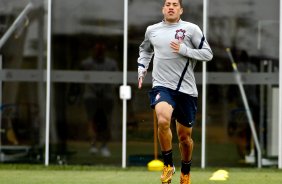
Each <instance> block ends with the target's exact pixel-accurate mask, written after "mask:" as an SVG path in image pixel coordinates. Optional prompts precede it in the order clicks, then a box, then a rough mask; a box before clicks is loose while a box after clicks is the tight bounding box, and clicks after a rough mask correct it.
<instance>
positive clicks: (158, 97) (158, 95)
mask: <svg viewBox="0 0 282 184" xmlns="http://www.w3.org/2000/svg"><path fill="white" fill-rule="evenodd" d="M160 98H161V94H160V93H158V94H157V95H156V98H155V101H158V100H159V99H160Z"/></svg>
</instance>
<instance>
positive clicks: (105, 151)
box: [100, 146, 111, 157]
mask: <svg viewBox="0 0 282 184" xmlns="http://www.w3.org/2000/svg"><path fill="white" fill-rule="evenodd" d="M100 151H101V155H102V156H103V157H109V156H111V152H110V150H109V149H108V147H106V146H104V147H102V148H101V149H100Z"/></svg>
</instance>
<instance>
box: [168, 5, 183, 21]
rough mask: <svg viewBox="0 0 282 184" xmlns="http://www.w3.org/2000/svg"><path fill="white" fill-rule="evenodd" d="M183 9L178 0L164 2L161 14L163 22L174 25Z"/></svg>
mask: <svg viewBox="0 0 282 184" xmlns="http://www.w3.org/2000/svg"><path fill="white" fill-rule="evenodd" d="M182 13H183V8H182V7H181V6H180V3H179V0H166V1H165V3H164V6H163V14H164V19H165V21H167V22H169V23H175V22H177V21H178V20H179V19H180V15H181V14H182Z"/></svg>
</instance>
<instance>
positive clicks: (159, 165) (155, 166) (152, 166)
mask: <svg viewBox="0 0 282 184" xmlns="http://www.w3.org/2000/svg"><path fill="white" fill-rule="evenodd" d="M147 166H148V170H149V171H161V170H162V169H163V167H164V163H163V162H162V161H160V160H152V161H151V162H149V163H148V164H147Z"/></svg>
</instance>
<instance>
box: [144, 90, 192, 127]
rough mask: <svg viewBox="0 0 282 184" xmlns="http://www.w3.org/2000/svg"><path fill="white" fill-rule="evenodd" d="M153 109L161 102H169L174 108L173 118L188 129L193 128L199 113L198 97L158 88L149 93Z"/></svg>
mask: <svg viewBox="0 0 282 184" xmlns="http://www.w3.org/2000/svg"><path fill="white" fill-rule="evenodd" d="M149 96H150V102H151V107H152V108H153V109H154V108H155V105H156V104H157V103H159V102H167V103H168V104H170V105H171V106H172V107H173V113H172V118H175V119H176V120H177V122H179V123H181V124H182V125H184V126H186V127H193V125H194V123H195V119H196V113H197V99H198V98H197V97H193V96H190V95H188V94H185V93H182V92H179V91H176V90H172V89H169V88H166V87H161V86H156V87H154V88H152V89H151V90H150V91H149Z"/></svg>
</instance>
